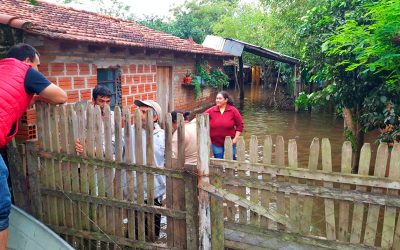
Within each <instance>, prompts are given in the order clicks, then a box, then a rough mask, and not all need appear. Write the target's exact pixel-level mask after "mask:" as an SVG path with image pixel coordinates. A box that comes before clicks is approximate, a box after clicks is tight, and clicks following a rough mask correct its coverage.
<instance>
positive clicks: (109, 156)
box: [99, 105, 116, 235]
mask: <svg viewBox="0 0 400 250" xmlns="http://www.w3.org/2000/svg"><path fill="white" fill-rule="evenodd" d="M103 113H104V117H103V121H104V156H105V160H107V161H112V160H113V148H114V146H115V144H113V140H112V138H113V136H114V141H115V132H114V135H113V134H112V132H113V131H115V128H112V126H113V125H114V121H111V110H110V106H109V105H106V106H105V107H104V108H103ZM103 171H104V196H105V197H110V198H113V197H114V184H113V181H114V173H115V169H112V168H106V169H104V170H103ZM100 195H103V193H102V192H99V196H100ZM115 212H116V209H114V208H113V207H110V206H107V207H106V216H105V223H106V224H105V225H106V232H107V233H108V234H112V235H115V233H116V232H115V224H116V223H115Z"/></svg>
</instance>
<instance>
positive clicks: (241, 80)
mask: <svg viewBox="0 0 400 250" xmlns="http://www.w3.org/2000/svg"><path fill="white" fill-rule="evenodd" d="M243 73H244V72H243V58H242V57H241V56H240V57H239V73H238V81H239V88H240V100H244V81H243Z"/></svg>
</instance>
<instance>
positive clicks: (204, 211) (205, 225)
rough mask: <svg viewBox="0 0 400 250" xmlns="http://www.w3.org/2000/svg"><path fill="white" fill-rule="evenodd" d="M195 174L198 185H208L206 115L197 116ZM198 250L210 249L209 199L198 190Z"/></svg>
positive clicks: (207, 120)
mask: <svg viewBox="0 0 400 250" xmlns="http://www.w3.org/2000/svg"><path fill="white" fill-rule="evenodd" d="M196 122H197V150H198V156H197V157H198V160H197V173H198V175H199V183H202V182H205V183H210V178H209V177H208V175H209V164H210V157H209V155H210V138H209V118H208V115H204V114H200V115H197V121H196ZM199 249H211V218H210V197H209V195H208V193H207V192H206V191H203V190H202V189H199Z"/></svg>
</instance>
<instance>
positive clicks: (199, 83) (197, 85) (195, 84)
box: [192, 77, 201, 100]
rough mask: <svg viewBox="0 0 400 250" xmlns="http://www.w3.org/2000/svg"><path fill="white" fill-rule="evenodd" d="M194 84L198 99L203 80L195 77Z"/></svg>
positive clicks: (195, 94)
mask: <svg viewBox="0 0 400 250" xmlns="http://www.w3.org/2000/svg"><path fill="white" fill-rule="evenodd" d="M192 84H193V85H194V98H195V99H196V100H197V99H198V98H199V96H200V93H201V82H200V80H199V79H198V78H197V77H196V78H194V79H193V81H192Z"/></svg>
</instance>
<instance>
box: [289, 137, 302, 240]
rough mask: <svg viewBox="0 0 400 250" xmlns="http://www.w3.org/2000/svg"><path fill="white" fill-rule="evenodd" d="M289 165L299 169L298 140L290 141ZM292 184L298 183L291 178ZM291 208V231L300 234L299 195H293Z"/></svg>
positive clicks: (291, 196)
mask: <svg viewBox="0 0 400 250" xmlns="http://www.w3.org/2000/svg"><path fill="white" fill-rule="evenodd" d="M288 163H289V167H290V168H297V167H298V160H297V144H296V140H294V139H290V140H289V143H288ZM289 181H290V183H293V184H296V183H298V181H297V179H296V178H290V179H289ZM289 201H290V203H289V207H290V223H291V225H292V227H291V231H292V232H294V233H298V232H300V228H301V227H302V225H301V219H302V218H301V217H302V214H301V205H300V198H299V197H298V195H297V194H291V195H290V199H289Z"/></svg>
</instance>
